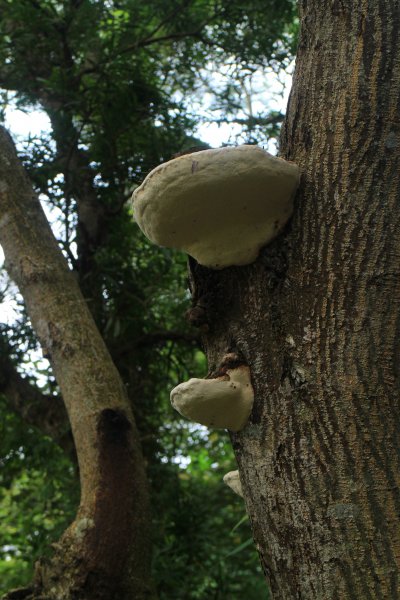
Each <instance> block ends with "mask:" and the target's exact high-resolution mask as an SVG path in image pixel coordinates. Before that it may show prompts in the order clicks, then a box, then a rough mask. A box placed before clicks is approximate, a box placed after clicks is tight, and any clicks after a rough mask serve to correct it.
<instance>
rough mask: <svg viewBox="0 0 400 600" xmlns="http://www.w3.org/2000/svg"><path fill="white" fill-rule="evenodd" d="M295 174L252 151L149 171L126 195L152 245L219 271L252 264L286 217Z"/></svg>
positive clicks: (183, 160)
mask: <svg viewBox="0 0 400 600" xmlns="http://www.w3.org/2000/svg"><path fill="white" fill-rule="evenodd" d="M298 184H299V169H298V167H297V165H295V164H294V163H292V162H288V161H286V160H283V159H282V158H277V157H276V156H272V155H271V154H269V153H268V152H266V151H265V150H263V149H262V148H259V147H258V146H248V145H245V146H237V147H229V148H219V149H216V150H202V151H200V152H196V153H193V154H186V155H184V156H179V157H178V158H175V159H173V160H170V161H168V162H166V163H164V164H162V165H159V166H158V167H156V168H155V169H154V170H153V171H151V173H149V175H148V176H147V177H146V179H145V180H144V182H143V183H142V185H141V186H140V187H138V188H137V189H136V190H135V191H134V193H133V208H134V215H135V219H136V221H137V223H138V225H139V227H140V229H141V230H142V231H143V233H144V234H145V235H146V236H147V237H148V238H149V239H150V240H151V241H152V242H154V243H155V244H158V245H159V246H166V247H167V248H177V249H178V250H184V251H185V252H187V254H190V255H191V256H193V257H194V258H195V259H196V260H197V261H198V262H199V263H200V264H201V265H204V266H206V267H210V268H212V269H223V268H224V267H228V266H232V265H247V264H249V263H251V262H253V261H254V260H255V259H256V258H257V256H258V253H259V251H260V249H261V248H262V246H264V245H265V244H267V243H268V242H270V241H271V240H272V239H274V238H275V237H276V235H277V234H278V233H279V231H280V230H281V229H282V228H283V226H284V225H285V224H286V222H287V221H288V219H289V217H290V216H291V214H292V210H293V196H294V194H295V192H296V189H297V187H298Z"/></svg>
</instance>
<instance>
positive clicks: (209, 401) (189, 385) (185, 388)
mask: <svg viewBox="0 0 400 600" xmlns="http://www.w3.org/2000/svg"><path fill="white" fill-rule="evenodd" d="M253 401H254V392H253V387H252V385H251V381H250V369H249V367H247V366H245V365H242V366H240V367H237V368H235V369H228V370H227V371H226V373H225V374H224V375H222V376H221V377H217V378H215V379H189V381H186V382H185V383H181V384H180V385H178V386H177V387H175V388H174V389H173V390H172V392H171V404H172V406H173V407H174V408H175V409H176V410H177V411H178V412H179V413H180V414H181V415H183V416H184V417H186V418H188V419H190V420H191V421H195V422H196V423H201V424H202V425H206V426H207V427H211V428H216V429H218V428H222V429H230V430H231V431H240V430H241V429H243V427H244V426H245V425H246V423H247V420H248V418H249V416H250V413H251V409H252V407H253Z"/></svg>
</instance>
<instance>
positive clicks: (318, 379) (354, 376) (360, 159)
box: [192, 0, 400, 600]
mask: <svg viewBox="0 0 400 600" xmlns="http://www.w3.org/2000/svg"><path fill="white" fill-rule="evenodd" d="M300 16H301V35H300V44H299V49H298V57H297V63H296V72H295V77H294V83H293V89H292V93H291V98H290V102H289V107H288V114H287V117H286V122H285V125H284V127H283V131H282V145H281V154H282V156H283V157H285V158H288V159H289V160H292V161H295V162H296V163H297V164H298V165H299V166H300V168H301V171H302V180H301V185H300V189H299V192H298V194H297V198H296V203H295V212H294V216H293V219H292V221H291V223H290V224H289V226H288V227H287V229H286V231H285V232H284V233H283V234H282V235H281V236H280V237H279V238H278V239H277V240H275V241H274V242H273V243H272V244H271V245H269V246H268V247H266V248H265V249H264V251H263V252H262V254H261V256H260V257H259V259H258V260H257V262H256V263H254V264H252V265H250V266H248V267H244V268H243V267H242V268H230V269H226V270H224V271H222V272H214V273H212V272H210V271H208V270H207V269H202V268H200V267H198V266H197V267H194V268H193V269H192V276H193V279H194V282H195V288H196V290H197V291H196V294H197V295H198V296H199V297H203V298H206V299H207V306H206V313H207V315H206V316H207V319H208V328H209V329H208V332H207V333H206V336H205V337H206V345H207V353H208V358H209V362H210V368H211V369H215V368H216V367H217V366H218V363H219V362H220V361H221V358H222V356H223V355H224V354H226V352H229V351H236V352H239V353H240V354H242V355H243V356H244V358H245V360H246V361H247V363H248V364H249V365H250V369H251V373H252V378H253V384H254V389H255V406H254V410H253V414H252V417H251V421H250V423H249V424H248V426H247V427H246V428H245V429H244V430H243V431H242V432H240V433H238V434H234V435H232V442H233V446H234V448H235V452H236V457H237V460H238V464H239V469H240V474H241V480H242V484H243V487H244V494H245V500H246V506H247V510H248V512H249V514H250V517H251V521H252V526H253V532H254V539H255V542H256V545H257V548H258V550H259V553H260V557H261V562H262V565H263V567H264V570H265V573H266V575H267V577H268V580H269V582H270V588H271V591H272V596H273V598H274V599H281V600H290V599H294V598H302V599H307V600H311V599H313V600H314V599H315V600H322V599H324V600H326V599H335V600H339V599H340V600H344V599H347V598H354V599H357V600H361V599H363V600H364V599H371V600H372V599H374V600H375V599H377V598H379V599H381V598H382V599H383V598H385V599H391V600H394V599H396V598H400V582H399V561H400V518H399V517H400V487H399V486H400V389H399V375H400V116H399V115H400V36H399V31H400V4H399V2H398V1H397V0H356V1H352V2H350V1H349V0H332V1H331V2H321V1H320V0H302V1H301V2H300Z"/></svg>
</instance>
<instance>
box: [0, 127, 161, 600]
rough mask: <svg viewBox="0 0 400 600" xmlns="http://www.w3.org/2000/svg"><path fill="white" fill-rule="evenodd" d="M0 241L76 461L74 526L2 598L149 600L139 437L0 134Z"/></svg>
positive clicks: (104, 353) (107, 360)
mask: <svg viewBox="0 0 400 600" xmlns="http://www.w3.org/2000/svg"><path fill="white" fill-rule="evenodd" d="M0 241H1V243H2V245H3V248H4V253H5V256H6V267H7V270H8V272H9V274H10V277H11V278H12V279H13V280H14V281H15V282H16V283H17V285H18V287H19V289H20V291H21V293H22V295H23V297H24V299H25V303H26V307H27V310H28V314H29V317H30V319H31V321H32V325H33V327H34V329H35V330H36V333H37V335H38V337H39V340H40V342H41V344H42V347H43V351H44V353H45V354H46V355H48V356H49V358H50V361H51V364H52V367H53V371H54V374H55V377H56V379H57V382H58V384H59V386H60V389H61V392H62V396H63V399H64V402H65V405H66V408H67V411H68V416H69V419H70V422H71V427H72V433H73V436H74V440H75V447H76V452H77V457H78V462H79V469H80V479H81V502H80V507H79V511H78V514H77V517H76V519H75V521H74V523H72V525H71V526H70V527H69V528H68V529H67V531H66V532H65V533H64V534H63V536H62V538H61V540H60V541H59V542H58V543H57V544H56V545H55V552H54V555H53V557H52V558H51V560H50V561H46V562H44V561H42V562H41V563H40V564H39V565H37V569H36V582H35V585H34V587H33V588H32V589H26V590H18V591H16V592H14V593H13V594H10V595H9V596H8V597H9V598H28V597H29V598H40V599H41V600H72V599H73V600H132V598H135V599H137V600H143V599H145V598H146V599H147V598H150V597H152V591H151V583H150V572H149V571H150V526H151V525H150V518H149V500H148V493H147V482H146V476H145V472H144V465H143V457H142V454H141V448H140V442H139V436H138V432H137V429H136V425H135V420H134V417H133V414H132V409H131V406H130V403H129V401H128V398H127V395H126V391H125V388H124V385H123V383H122V381H121V379H120V377H119V375H118V372H117V370H116V368H115V366H114V364H113V363H112V361H111V358H110V356H109V354H108V352H107V349H106V347H105V345H104V342H103V340H102V338H101V336H100V334H99V333H98V331H97V329H96V326H95V324H94V321H93V318H92V316H91V314H90V312H89V310H88V308H87V306H86V304H85V302H84V300H83V297H82V295H81V293H80V290H79V287H78V285H77V282H76V279H75V276H74V275H73V273H72V272H71V271H69V270H68V267H67V264H66V261H65V260H64V258H63V256H62V254H61V251H60V249H59V248H58V246H57V243H56V241H55V239H54V237H53V235H52V233H51V230H50V227H49V225H48V223H47V221H46V218H45V216H44V214H43V211H42V209H41V206H40V203H39V200H38V198H37V197H36V196H35V194H34V193H33V191H32V187H31V185H30V182H29V180H28V178H27V176H26V175H25V173H24V171H23V169H22V167H21V165H20V164H19V162H18V159H17V157H16V154H15V149H14V147H13V144H12V142H11V139H10V137H9V136H8V134H7V133H6V132H5V131H4V130H3V129H0Z"/></svg>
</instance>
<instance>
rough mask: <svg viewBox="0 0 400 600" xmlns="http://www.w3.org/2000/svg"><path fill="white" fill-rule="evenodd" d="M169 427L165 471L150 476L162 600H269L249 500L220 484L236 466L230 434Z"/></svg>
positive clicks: (164, 457)
mask: <svg viewBox="0 0 400 600" xmlns="http://www.w3.org/2000/svg"><path fill="white" fill-rule="evenodd" d="M167 429H168V435H165V434H164V435H163V439H164V440H168V443H169V446H168V448H164V454H163V456H162V458H163V461H164V462H163V467H164V468H163V469H159V470H158V472H157V471H156V476H154V475H153V478H152V481H153V487H154V491H155V496H154V497H155V498H156V501H157V507H156V510H155V515H156V519H155V534H156V538H155V552H154V560H153V563H154V574H155V578H156V584H157V588H158V591H159V596H160V599H162V600H169V599H170V598H174V599H175V598H176V599H177V600H186V599H188V600H189V599H193V600H194V599H199V600H204V599H206V598H210V599H211V598H212V599H219V600H222V599H226V600H228V599H233V598H237V599H240V598H243V595H244V590H245V596H246V598H249V600H262V599H264V600H266V599H267V598H268V592H267V589H266V587H265V583H264V581H263V579H262V577H261V572H260V567H259V565H258V558H257V554H256V551H255V549H254V545H253V541H252V536H251V531H250V526H249V523H248V518H247V515H246V513H245V508H244V501H243V500H242V499H241V498H240V497H239V496H236V495H235V494H234V493H233V492H232V491H231V490H230V489H229V488H227V487H226V486H225V484H224V483H223V482H222V477H223V475H224V474H225V473H226V472H227V471H229V470H232V469H233V468H235V467H234V463H233V457H232V449H231V446H230V443H229V438H228V435H227V434H226V433H225V432H216V431H214V432H212V433H209V432H207V430H206V429H205V428H204V427H201V426H195V425H193V424H192V425H186V426H182V423H177V424H170V425H169V426H168V428H167ZM167 460H168V462H166V461H167ZM171 498H173V502H171Z"/></svg>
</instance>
